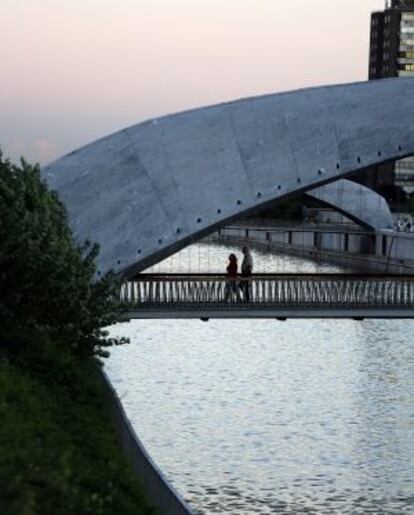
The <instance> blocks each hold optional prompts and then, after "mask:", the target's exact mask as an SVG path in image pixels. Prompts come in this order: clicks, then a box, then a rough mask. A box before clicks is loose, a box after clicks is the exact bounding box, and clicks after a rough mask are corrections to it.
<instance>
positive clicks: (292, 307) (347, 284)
mask: <svg viewBox="0 0 414 515" xmlns="http://www.w3.org/2000/svg"><path fill="white" fill-rule="evenodd" d="M247 291H248V293H249V300H248V301H247V300H246V292H247ZM121 300H122V301H123V302H125V304H126V307H127V312H128V314H127V318H129V319H134V318H152V319H157V318H200V319H202V320H207V319H209V318H277V319H279V320H285V319H287V318H353V319H357V320H360V319H363V318H411V319H414V276H412V277H409V276H408V277H407V276H396V275H392V276H388V275H354V274H341V275H340V274H261V275H254V276H252V277H251V278H242V277H238V278H237V279H234V280H229V279H228V278H226V276H225V275H216V274H181V275H178V274H169V275H155V274H154V275H145V274H139V275H138V276H137V277H136V279H134V280H131V281H128V282H126V283H124V285H123V286H122V289H121Z"/></svg>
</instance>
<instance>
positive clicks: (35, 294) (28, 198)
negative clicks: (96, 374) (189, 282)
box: [0, 153, 125, 356]
mask: <svg viewBox="0 0 414 515" xmlns="http://www.w3.org/2000/svg"><path fill="white" fill-rule="evenodd" d="M97 254H98V246H97V245H96V244H91V243H90V242H88V241H86V242H85V243H84V244H83V245H81V246H77V245H76V244H75V242H74V239H73V236H72V233H71V231H70V228H69V225H68V218H67V213H66V210H65V208H64V206H63V204H62V203H61V202H60V200H59V198H58V195H57V193H56V192H53V191H50V190H49V189H48V186H47V184H46V183H45V181H43V180H42V178H41V175H40V169H39V166H37V165H36V166H32V165H30V164H28V163H27V162H26V161H24V160H23V159H22V161H21V164H20V166H18V165H14V164H12V163H11V162H10V161H8V160H5V159H3V156H2V154H1V153H0V291H1V297H0V336H2V335H3V336H6V335H7V334H8V333H9V332H10V331H11V330H13V331H15V330H16V328H17V329H19V328H21V329H24V330H34V331H37V332H41V333H44V334H47V335H48V337H50V338H51V339H52V340H54V341H56V342H59V345H63V346H65V347H67V348H70V349H71V351H72V352H74V353H77V354H86V355H92V354H95V355H99V356H105V355H107V353H106V352H105V351H104V350H103V347H106V346H108V345H112V344H119V343H124V342H125V340H117V339H113V338H108V333H107V332H106V331H105V330H104V329H103V328H104V327H106V326H108V325H110V324H112V323H114V322H116V321H118V320H120V317H121V314H122V307H121V305H120V304H119V302H116V301H114V299H115V298H116V297H117V292H118V288H119V282H118V280H117V278H116V277H115V275H114V274H113V273H108V274H107V275H106V276H105V277H103V278H102V279H100V280H97V281H95V280H94V276H95V272H96V267H95V258H96V256H97Z"/></svg>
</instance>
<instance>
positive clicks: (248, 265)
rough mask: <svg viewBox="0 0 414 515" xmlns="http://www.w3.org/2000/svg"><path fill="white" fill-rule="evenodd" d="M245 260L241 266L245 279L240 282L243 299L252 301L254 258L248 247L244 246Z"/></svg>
mask: <svg viewBox="0 0 414 515" xmlns="http://www.w3.org/2000/svg"><path fill="white" fill-rule="evenodd" d="M243 256H244V257H243V261H242V266H241V275H242V277H244V278H245V279H244V280H243V279H242V280H241V282H240V289H241V290H242V292H243V300H244V301H245V302H249V301H250V279H249V278H250V277H251V276H252V274H253V258H252V255H251V254H250V250H249V248H248V247H243Z"/></svg>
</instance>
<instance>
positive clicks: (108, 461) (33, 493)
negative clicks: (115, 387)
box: [0, 334, 154, 515]
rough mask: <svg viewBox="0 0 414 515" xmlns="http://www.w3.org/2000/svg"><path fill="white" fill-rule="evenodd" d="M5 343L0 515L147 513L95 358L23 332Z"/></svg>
mask: <svg viewBox="0 0 414 515" xmlns="http://www.w3.org/2000/svg"><path fill="white" fill-rule="evenodd" d="M3 343H4V342H3ZM5 347H10V348H12V349H13V352H11V353H7V357H5V354H4V353H3V356H1V355H0V420H1V424H0V442H1V452H0V513H1V514H2V515H17V514H19V515H39V514H42V515H60V514H65V515H84V514H85V515H86V514H91V515H112V514H114V513H120V514H121V513H122V515H140V514H141V515H150V514H153V513H154V512H153V510H152V508H150V507H149V506H148V504H147V502H146V501H145V499H144V498H143V495H142V493H141V486H140V485H139V484H138V482H137V480H136V478H135V476H134V474H133V471H132V470H131V468H130V466H129V464H128V463H127V462H126V461H125V459H124V458H123V456H122V455H121V453H120V450H119V446H118V443H117V440H116V437H115V434H114V431H113V430H112V423H111V420H110V415H109V413H108V408H107V403H106V393H105V390H104V389H103V387H102V382H101V379H100V377H99V375H98V372H97V367H96V363H95V361H94V360H93V359H91V358H85V357H82V359H81V358H80V357H79V356H76V355H74V354H73V353H69V352H68V351H66V352H65V351H64V350H62V349H61V348H59V347H58V346H56V345H55V344H52V343H50V342H48V341H47V340H45V339H44V338H43V337H38V336H36V337H33V336H28V335H27V334H23V335H21V336H20V337H18V338H17V337H10V338H9V341H8V342H7V345H1V346H0V349H1V348H3V349H4V348H5Z"/></svg>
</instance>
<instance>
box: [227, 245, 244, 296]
mask: <svg viewBox="0 0 414 515" xmlns="http://www.w3.org/2000/svg"><path fill="white" fill-rule="evenodd" d="M226 270H227V283H226V287H225V290H224V300H225V301H226V302H227V301H228V300H229V299H230V295H231V294H233V295H232V296H234V295H235V296H236V299H237V300H238V301H240V300H241V297H240V292H239V289H238V287H237V257H236V255H235V254H230V256H229V264H228V265H227V268H226Z"/></svg>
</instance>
